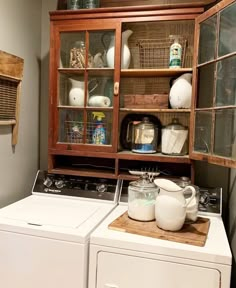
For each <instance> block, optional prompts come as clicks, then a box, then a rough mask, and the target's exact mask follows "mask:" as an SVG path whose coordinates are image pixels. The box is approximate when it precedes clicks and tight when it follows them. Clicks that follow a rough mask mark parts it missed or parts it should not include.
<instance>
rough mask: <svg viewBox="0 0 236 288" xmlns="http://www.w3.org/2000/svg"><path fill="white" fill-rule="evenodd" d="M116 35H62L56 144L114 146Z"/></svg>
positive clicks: (111, 32) (109, 32) (97, 32)
mask: <svg viewBox="0 0 236 288" xmlns="http://www.w3.org/2000/svg"><path fill="white" fill-rule="evenodd" d="M115 33H116V30H115V29H110V30H109V29H108V30H91V31H90V30H81V31H80V30H79V31H73V32H67V31H66V32H61V33H59V34H60V52H59V53H58V57H59V59H58V100H57V101H58V103H57V113H58V117H57V119H58V139H57V143H62V144H63V143H64V144H83V145H85V144H86V146H87V147H88V146H89V145H90V146H91V145H99V147H103V148H104V149H107V148H109V147H111V146H112V143H113V133H112V131H114V126H113V125H114V121H113V119H114V75H115V65H114V63H115V51H116V49H115ZM109 47H110V48H111V49H110V48H109ZM108 48H109V50H110V51H111V50H112V53H110V55H109V59H108V57H107V50H108ZM108 60H109V61H108ZM83 145H82V146H83ZM103 148H101V149H103ZM91 149H92V148H91Z"/></svg>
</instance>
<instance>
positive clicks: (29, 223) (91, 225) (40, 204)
mask: <svg viewBox="0 0 236 288" xmlns="http://www.w3.org/2000/svg"><path fill="white" fill-rule="evenodd" d="M45 175H46V177H45ZM93 181H94V183H93ZM95 181H97V182H96V183H95ZM118 184H119V182H117V180H112V179H110V180H108V179H96V178H86V180H84V178H83V177H70V176H58V175H53V174H47V173H46V172H43V171H39V173H38V175H37V177H36V181H35V185H34V188H33V195H31V196H29V197H26V198H24V199H22V200H20V201H18V202H15V203H13V204H11V205H9V206H6V207H4V208H2V209H0V283H1V284H0V286H1V287H4V288H86V287H87V277H88V273H87V272H88V271H87V269H88V267H87V266H88V249H89V236H90V233H91V232H92V231H93V230H94V229H95V227H96V226H97V225H98V224H99V223H100V222H101V221H102V220H103V219H104V218H105V217H106V216H107V215H108V214H109V213H110V212H111V210H113V209H114V208H115V206H116V205H117V197H118V194H119V185H118ZM94 187H95V188H94ZM35 192H36V193H35ZM41 192H43V193H41ZM80 192H81V193H80ZM34 193H35V194H34ZM55 194H56V195H57V196H56V195H55ZM62 194H65V195H67V196H66V197H62V196H58V195H62ZM86 195H89V196H90V197H91V198H90V199H88V198H84V197H85V196H86ZM91 195H92V196H91ZM93 195H94V196H93ZM106 198H107V199H110V200H104V199H106Z"/></svg>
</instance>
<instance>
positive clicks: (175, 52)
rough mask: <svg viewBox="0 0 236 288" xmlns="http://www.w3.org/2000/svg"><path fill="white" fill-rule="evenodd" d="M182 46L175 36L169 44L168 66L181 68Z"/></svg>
mask: <svg viewBox="0 0 236 288" xmlns="http://www.w3.org/2000/svg"><path fill="white" fill-rule="evenodd" d="M181 57H182V46H181V45H180V43H179V40H178V38H175V40H174V43H173V44H172V45H171V46H170V63H169V68H181Z"/></svg>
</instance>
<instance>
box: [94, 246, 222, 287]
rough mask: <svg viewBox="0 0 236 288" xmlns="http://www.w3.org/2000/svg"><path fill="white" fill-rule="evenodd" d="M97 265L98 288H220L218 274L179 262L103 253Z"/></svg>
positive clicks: (215, 271) (204, 268) (99, 255)
mask: <svg viewBox="0 0 236 288" xmlns="http://www.w3.org/2000/svg"><path fill="white" fill-rule="evenodd" d="M177 260H178V259H177ZM111 263H112V264H111ZM97 265H98V266H97V285H96V288H131V287H135V288H143V287H148V288H189V287H191V288H199V287H201V288H216V287H220V273H219V271H218V270H216V269H210V268H206V267H201V266H195V265H189V264H187V263H186V264H183V263H177V261H176V262H170V261H163V260H157V259H151V258H143V257H136V256H130V255H122V254H115V253H109V252H100V253H99V254H98V263H97Z"/></svg>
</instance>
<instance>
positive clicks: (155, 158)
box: [117, 150, 191, 164]
mask: <svg viewBox="0 0 236 288" xmlns="http://www.w3.org/2000/svg"><path fill="white" fill-rule="evenodd" d="M117 158H118V159H124V160H141V161H151V162H168V163H186V164H190V163H191V159H190V158H189V156H188V155H185V156H169V155H164V154H161V153H153V154H138V153H133V152H131V151H127V150H126V151H121V152H118V153H117Z"/></svg>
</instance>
